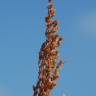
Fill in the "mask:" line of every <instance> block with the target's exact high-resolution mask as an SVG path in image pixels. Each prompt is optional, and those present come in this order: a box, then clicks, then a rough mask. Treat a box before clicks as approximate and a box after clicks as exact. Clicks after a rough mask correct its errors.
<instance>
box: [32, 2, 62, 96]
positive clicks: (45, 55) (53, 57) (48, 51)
mask: <svg viewBox="0 0 96 96" xmlns="http://www.w3.org/2000/svg"><path fill="white" fill-rule="evenodd" d="M54 16H55V11H54V6H53V4H52V1H51V0H49V3H48V16H46V17H45V22H46V32H45V36H46V41H45V42H44V43H43V44H42V46H41V49H40V52H39V72H38V74H39V75H38V81H37V84H36V86H33V91H34V95H33V96H50V91H51V90H52V89H53V88H54V86H56V79H57V78H58V72H59V69H60V68H61V65H62V64H63V62H62V60H60V62H59V63H58V64H56V61H57V58H58V55H59V52H58V49H57V48H58V47H59V46H60V41H62V38H61V37H60V36H59V35H58V34H56V31H57V30H58V21H57V20H52V19H53V17H54Z"/></svg>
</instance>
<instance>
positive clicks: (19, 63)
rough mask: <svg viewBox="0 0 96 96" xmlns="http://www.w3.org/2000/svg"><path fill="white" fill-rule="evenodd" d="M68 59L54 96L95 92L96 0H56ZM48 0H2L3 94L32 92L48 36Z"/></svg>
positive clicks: (0, 77)
mask: <svg viewBox="0 0 96 96" xmlns="http://www.w3.org/2000/svg"><path fill="white" fill-rule="evenodd" d="M54 5H55V8H56V19H58V20H59V22H60V24H59V31H58V33H59V34H60V35H62V37H64V42H63V43H62V44H61V45H62V46H61V47H60V58H61V59H63V60H65V61H66V63H65V65H63V67H62V69H61V71H60V78H59V79H58V80H57V86H56V88H55V89H54V90H53V91H52V96H62V94H65V95H66V96H95V95H96V76H95V75H96V0H54ZM46 6H47V0H43V2H42V0H0V96H32V84H34V83H36V80H37V73H38V65H37V62H38V52H39V49H40V46H41V44H42V42H43V41H44V40H45V36H44V32H45V22H44V17H45V16H46V15H47V9H46Z"/></svg>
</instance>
